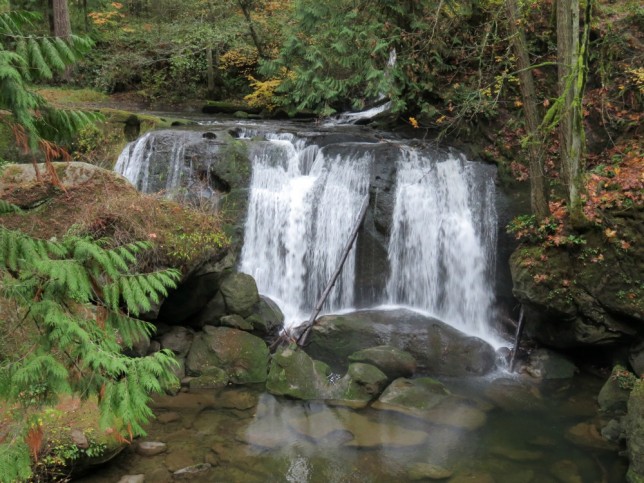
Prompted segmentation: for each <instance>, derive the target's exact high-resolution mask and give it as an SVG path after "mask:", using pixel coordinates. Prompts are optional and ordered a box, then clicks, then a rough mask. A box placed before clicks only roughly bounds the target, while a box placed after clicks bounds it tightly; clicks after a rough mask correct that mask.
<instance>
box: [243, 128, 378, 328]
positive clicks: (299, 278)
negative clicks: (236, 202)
mask: <svg viewBox="0 0 644 483" xmlns="http://www.w3.org/2000/svg"><path fill="white" fill-rule="evenodd" d="M269 138H272V139H270V140H269V141H268V142H267V143H264V144H263V145H262V146H260V148H259V150H258V151H257V153H255V155H254V160H253V176H252V181H251V193H250V200H249V208H248V217H247V221H246V226H245V234H244V247H243V249H242V255H241V267H240V268H241V271H243V272H246V273H250V274H251V275H253V276H254V277H255V280H256V281H257V285H258V288H259V290H260V292H262V293H264V294H267V295H269V296H271V297H273V298H275V299H277V300H278V301H279V302H280V305H281V307H282V310H283V311H284V313H285V316H286V322H287V325H294V324H297V323H299V322H301V321H302V320H303V319H304V318H306V316H307V315H306V311H307V310H311V307H313V305H314V304H315V302H316V299H317V297H318V296H319V295H320V293H321V292H322V291H323V290H324V286H325V285H326V283H327V281H328V280H329V279H330V277H331V274H332V273H333V271H334V270H335V268H336V266H337V264H338V261H339V260H340V257H341V255H342V248H343V246H344V244H345V243H346V239H347V237H348V235H349V233H350V231H351V228H352V225H353V223H354V221H355V218H356V216H357V214H358V211H359V210H360V206H361V203H362V200H363V199H364V197H365V196H366V193H367V190H368V185H369V167H370V162H371V156H370V155H369V154H365V153H364V152H360V151H357V152H355V153H353V154H349V155H347V156H346V157H345V158H344V159H340V157H339V156H332V155H331V156H330V155H328V154H327V153H326V152H325V149H319V148H318V147H317V146H309V147H304V143H303V141H298V140H296V139H295V138H294V137H293V136H291V135H282V136H269ZM354 265H355V253H352V254H350V256H349V258H348V259H347V262H346V263H345V268H344V270H343V273H342V277H341V278H340V279H339V281H338V282H337V284H336V286H335V288H334V290H333V292H332V293H331V295H330V297H329V299H328V300H327V305H326V309H327V310H336V309H338V308H344V307H350V306H351V305H352V304H353V290H354Z"/></svg>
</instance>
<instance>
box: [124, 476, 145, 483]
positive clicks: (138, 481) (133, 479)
mask: <svg viewBox="0 0 644 483" xmlns="http://www.w3.org/2000/svg"><path fill="white" fill-rule="evenodd" d="M144 481H145V475H125V476H123V477H122V478H121V479H120V480H119V481H118V483H143V482H144Z"/></svg>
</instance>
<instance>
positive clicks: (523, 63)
mask: <svg viewBox="0 0 644 483" xmlns="http://www.w3.org/2000/svg"><path fill="white" fill-rule="evenodd" d="M506 8H507V12H508V24H509V30H510V35H511V42H512V48H513V50H514V55H515V56H516V59H517V61H516V63H517V70H518V72H519V84H520V88H521V96H522V97H523V115H524V117H525V123H526V131H527V135H528V138H529V141H528V142H529V144H528V170H529V173H530V204H531V207H532V213H534V215H535V217H536V218H537V220H538V221H541V220H543V219H544V218H546V217H547V216H548V215H549V214H550V210H549V208H548V195H547V191H546V179H545V172H544V168H543V156H542V149H541V146H540V143H539V141H538V130H539V119H538V108H537V95H536V91H535V88H534V78H533V76H532V71H531V70H530V57H529V56H528V47H527V42H526V39H525V35H524V33H523V29H522V28H521V25H520V24H521V17H520V14H519V6H518V4H517V0H507V1H506Z"/></svg>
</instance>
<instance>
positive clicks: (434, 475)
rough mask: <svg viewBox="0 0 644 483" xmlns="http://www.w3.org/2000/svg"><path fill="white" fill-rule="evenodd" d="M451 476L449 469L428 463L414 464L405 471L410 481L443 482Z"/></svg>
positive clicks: (451, 472)
mask: <svg viewBox="0 0 644 483" xmlns="http://www.w3.org/2000/svg"><path fill="white" fill-rule="evenodd" d="M453 474H454V472H453V471H452V470H450V469H447V468H443V467H442V466H437V465H432V464H429V463H415V464H413V465H411V466H410V467H409V468H408V469H407V477H408V478H409V480H410V481H425V480H444V479H447V478H449V477H450V476H452V475H453Z"/></svg>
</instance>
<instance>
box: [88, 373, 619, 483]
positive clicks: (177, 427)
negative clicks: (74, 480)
mask: <svg viewBox="0 0 644 483" xmlns="http://www.w3.org/2000/svg"><path fill="white" fill-rule="evenodd" d="M442 382H443V383H444V384H445V386H446V387H448V388H449V389H450V391H452V392H453V393H455V394H458V395H463V396H464V397H467V398H471V399H475V400H476V401H478V403H477V404H478V405H479V407H480V408H482V409H483V410H485V412H486V422H485V424H484V425H483V426H481V427H479V428H478V429H473V428H467V427H466V425H463V426H462V427H458V426H459V424H458V422H457V423H454V422H452V423H450V424H451V425H443V424H436V423H435V422H434V423H430V422H427V421H424V420H422V419H418V418H415V417H410V416H408V415H402V414H398V413H396V412H392V411H387V410H376V409H373V408H366V409H361V410H352V409H348V408H343V407H334V406H329V405H325V404H323V403H319V402H306V401H294V400H288V399H283V398H276V397H274V396H272V395H269V394H266V393H265V392H263V390H262V389H261V388H249V387H236V388H226V389H222V390H219V391H208V392H201V393H180V394H178V395H177V396H174V397H171V396H164V397H162V398H158V399H157V400H156V401H155V413H156V414H157V416H158V419H157V420H156V421H154V422H153V423H151V424H150V425H149V426H148V436H147V437H145V438H142V441H160V442H163V443H166V444H167V450H166V451H165V452H163V453H161V454H157V455H155V456H142V455H140V454H138V452H137V450H136V448H137V445H138V442H134V443H133V444H132V445H131V446H130V447H128V448H127V449H126V450H125V451H124V452H123V453H122V454H121V455H119V456H118V457H117V458H116V459H115V460H113V461H112V462H111V463H109V464H108V465H107V466H105V467H103V468H98V469H96V470H94V471H93V473H92V474H89V475H86V476H85V477H84V478H82V479H80V480H78V481H83V482H93V483H102V482H117V481H119V480H120V478H122V477H123V476H124V475H136V474H143V475H145V481H147V482H155V483H156V482H163V481H175V480H177V479H178V477H177V476H173V474H172V473H173V472H174V471H177V470H180V469H182V468H186V467H191V466H194V465H201V466H197V467H196V468H193V469H195V470H201V471H197V472H195V473H192V474H190V475H189V477H188V479H190V480H191V481H193V482H195V483H197V482H212V481H221V482H231V483H235V482H239V483H253V482H258V483H259V482H282V481H283V482H298V483H300V482H301V483H304V482H310V483H335V482H337V483H340V482H342V483H345V482H346V483H363V482H364V483H371V482H373V483H381V482H392V483H393V482H406V481H431V479H429V478H430V477H434V478H438V477H440V476H442V477H444V478H451V479H450V480H449V481H452V482H454V483H456V482H465V481H476V482H480V483H486V482H500V483H503V482H508V483H511V482H516V483H528V482H535V483H536V482H539V483H544V482H545V483H547V482H584V483H593V482H597V483H600V482H601V483H618V482H622V481H624V479H625V476H624V475H625V472H626V469H627V461H626V460H624V459H622V458H620V457H619V456H618V454H617V451H616V448H611V447H610V445H608V444H606V443H605V442H604V443H602V441H603V440H601V439H596V438H593V434H595V433H593V431H589V432H588V434H589V435H586V434H585V433H584V432H583V431H582V433H584V434H582V435H579V434H576V433H579V431H577V432H575V431H574V430H571V428H582V429H583V428H584V427H592V424H593V423H594V422H595V421H596V418H597V417H598V416H597V407H596V403H595V399H596V394H597V393H598V392H599V388H600V387H601V383H602V381H600V380H599V379H596V378H594V377H592V376H589V375H581V376H577V377H576V378H575V379H573V380H566V381H551V382H549V383H547V384H545V383H544V384H541V385H536V384H534V383H528V382H525V381H523V380H521V379H519V378H517V377H510V376H508V375H507V374H496V375H494V376H492V377H487V378H469V379H449V380H443V381H442ZM571 434H572V435H571ZM575 434H576V435H575Z"/></svg>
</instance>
